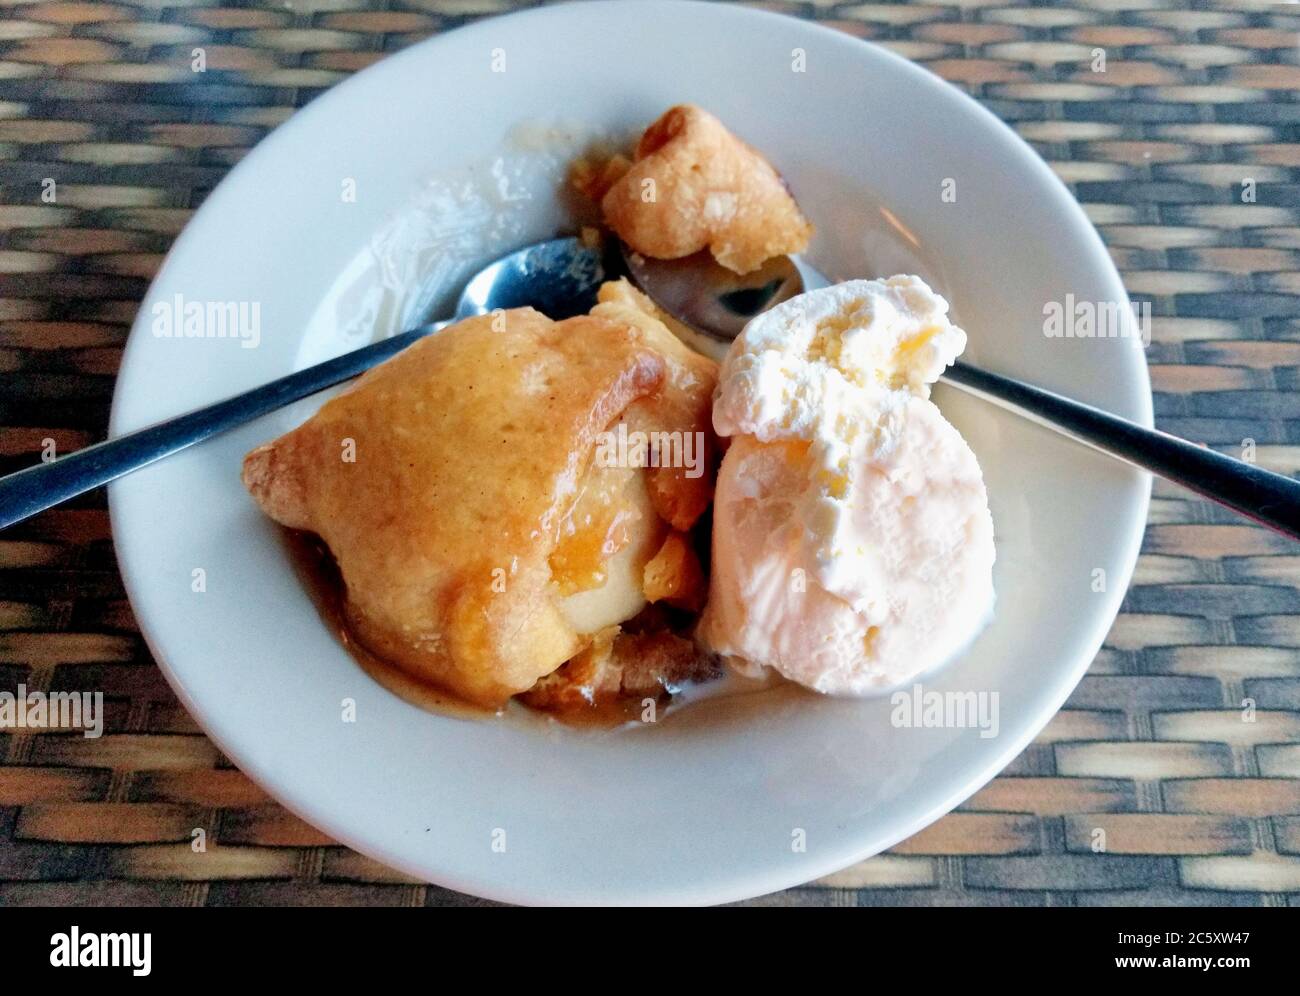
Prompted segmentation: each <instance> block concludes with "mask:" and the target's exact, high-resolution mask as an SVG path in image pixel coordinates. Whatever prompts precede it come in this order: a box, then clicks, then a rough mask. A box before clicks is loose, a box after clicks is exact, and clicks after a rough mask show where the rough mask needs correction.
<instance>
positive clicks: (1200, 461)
mask: <svg viewBox="0 0 1300 996" xmlns="http://www.w3.org/2000/svg"><path fill="white" fill-rule="evenodd" d="M943 379H944V381H946V382H947V383H950V384H952V385H953V386H955V387H958V388H961V389H962V390H963V391H966V392H968V393H970V394H974V395H976V396H978V397H981V398H984V399H986V400H988V401H992V402H994V403H995V404H997V405H1000V406H1001V407H1003V408H1007V409H1009V410H1011V411H1014V412H1016V413H1017V414H1019V415H1023V416H1024V417H1026V418H1028V419H1031V420H1032V421H1035V422H1038V423H1039V424H1041V425H1046V426H1048V427H1049V428H1052V429H1055V430H1056V431H1058V432H1061V433H1063V434H1065V435H1066V436H1069V437H1071V438H1072V439H1076V440H1078V441H1080V442H1083V443H1087V444H1088V445H1090V446H1093V447H1095V448H1096V449H1099V450H1101V451H1102V452H1104V453H1109V454H1111V455H1112V456H1117V457H1119V458H1121V459H1123V460H1127V461H1128V462H1129V463H1131V464H1135V465H1136V466H1138V467H1143V468H1145V469H1146V470H1150V471H1152V472H1153V473H1156V474H1159V475H1160V476H1161V477H1164V478H1168V479H1169V480H1171V481H1173V482H1175V483H1176V484H1181V485H1182V486H1183V487H1185V488H1188V489H1190V490H1192V491H1195V492H1196V493H1197V494H1200V495H1204V496H1205V497H1206V498H1209V499H1212V500H1213V501H1216V502H1219V503H1220V504H1221V505H1226V506H1227V507H1228V508H1231V509H1234V510H1235V511H1237V512H1240V513H1241V514H1242V515H1245V516H1246V517H1247V518H1250V519H1253V520H1255V521H1256V522H1258V523H1260V524H1261V525H1265V526H1268V527H1269V528H1271V529H1275V530H1277V531H1278V532H1279V533H1282V534H1283V535H1285V536H1289V537H1291V538H1292V539H1300V481H1295V480H1292V479H1291V478H1289V477H1285V476H1283V475H1282V474H1275V473H1273V472H1272V471H1269V470H1264V469H1263V468H1262V467H1256V466H1255V465H1254V464H1250V463H1245V462H1243V461H1241V460H1234V459H1233V458H1232V457H1229V456H1224V455H1223V454H1222V453H1216V452H1215V451H1214V450H1209V449H1205V448H1204V447H1201V446H1197V445H1196V444H1194V443H1189V442H1187V440H1185V439H1179V438H1178V437H1177V436H1171V435H1169V433H1167V432H1161V431H1160V430H1158V429H1147V428H1145V427H1144V426H1140V425H1138V424H1137V423H1135V422H1130V421H1129V420H1128V419H1125V418H1120V417H1119V416H1118V415H1112V414H1111V413H1110V412H1105V411H1102V410H1101V409H1100V408H1094V407H1093V406H1092V405H1085V404H1083V403H1082V402H1080V401H1073V400H1071V399H1070V398H1066V397H1063V396H1062V395H1059V394H1056V393H1054V392H1052V391H1045V390H1043V389H1042V388H1039V387H1034V386H1032V385H1030V384H1026V383H1024V382H1023V381H1019V380H1016V379H1015V378H1012V377H1004V376H1002V375H1001V374H995V373H989V372H988V371H985V370H980V369H979V368H977V367H972V366H968V365H967V364H965V363H960V362H959V363H954V364H953V365H952V366H951V367H949V368H948V370H947V372H946V373H945V374H944V376H943Z"/></svg>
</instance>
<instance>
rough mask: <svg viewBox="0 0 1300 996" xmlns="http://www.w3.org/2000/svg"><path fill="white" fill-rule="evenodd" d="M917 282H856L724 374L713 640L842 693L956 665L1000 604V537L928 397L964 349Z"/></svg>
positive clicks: (731, 652)
mask: <svg viewBox="0 0 1300 996" xmlns="http://www.w3.org/2000/svg"><path fill="white" fill-rule="evenodd" d="M947 311H948V305H947V302H945V301H944V300H943V298H941V297H940V296H939V295H937V294H935V293H934V292H933V291H932V290H930V288H929V287H927V286H926V285H925V283H924V282H923V281H921V280H920V279H919V278H917V277H910V276H900V277H891V278H890V279H888V280H883V281H881V280H855V281H849V282H846V283H843V284H839V285H836V286H834V287H828V288H825V289H824V290H818V291H813V292H811V293H808V294H804V295H801V296H800V297H797V298H794V299H792V300H790V301H787V302H785V303H783V304H781V305H779V306H778V307H776V308H774V309H772V310H771V311H769V312H766V313H765V314H763V315H760V316H758V317H757V318H755V319H754V320H753V321H752V322H750V324H749V325H748V326H747V327H746V329H745V331H744V332H743V333H742V335H741V336H740V337H739V338H737V340H736V341H735V343H734V344H733V345H732V347H731V349H730V351H729V352H728V354H727V356H726V358H725V359H724V361H723V364H722V369H721V372H720V378H719V387H718V394H717V397H716V399H715V402H714V409H713V421H714V428H715V429H716V430H717V431H718V433H719V434H720V435H724V436H730V437H733V438H732V444H731V446H730V448H729V449H728V451H727V455H726V457H725V458H724V460H723V462H722V467H721V469H720V470H719V474H718V484H717V494H716V497H715V500H714V527H713V546H714V549H713V566H712V580H711V589H710V597H709V604H708V607H707V608H706V610H705V614H704V618H703V620H702V622H701V627H700V635H701V638H702V639H703V640H704V642H706V643H707V644H709V645H710V646H711V647H712V649H714V650H715V651H717V652H718V653H722V654H725V655H728V656H731V657H736V658H741V659H743V660H744V661H746V662H748V663H749V664H750V665H755V666H770V667H774V668H776V669H777V670H778V671H779V672H781V673H782V674H783V675H785V676H786V677H788V678H790V679H792V680H794V681H798V682H800V683H802V684H805V685H808V686H809V687H811V688H815V689H817V690H818V691H822V692H827V693H830V694H849V695H853V694H862V693H865V692H867V691H870V690H871V689H873V688H878V687H884V686H888V685H893V684H897V683H900V682H903V681H906V680H907V679H909V678H912V677H914V676H915V675H917V674H920V673H921V672H924V671H926V670H929V669H930V668H931V667H933V666H935V665H937V664H939V663H941V662H942V661H944V660H946V659H947V658H949V657H951V656H952V655H953V654H955V653H956V652H958V651H959V650H960V649H961V648H962V647H963V646H964V645H965V644H967V643H968V642H969V641H970V640H971V639H972V638H973V637H974V635H975V634H976V633H977V632H978V631H979V629H980V627H981V626H982V625H983V623H984V621H985V620H986V619H987V617H988V613H989V610H990V608H991V606H992V600H993V581H992V566H993V560H994V547H993V524H992V519H991V517H990V515H989V511H988V499H987V496H986V493H985V490H984V482H983V477H982V475H981V473H980V469H979V465H978V463H977V462H976V460H975V455H974V454H973V453H972V452H971V450H970V448H969V447H968V446H967V445H966V442H965V440H963V439H962V438H961V435H960V434H959V433H958V432H957V430H956V429H955V428H953V426H952V425H950V424H949V423H948V422H947V421H946V420H945V419H944V418H943V416H942V415H941V414H940V412H939V410H938V408H936V407H935V406H934V405H933V404H932V403H931V402H930V401H929V400H928V394H929V386H930V384H931V383H933V381H934V380H935V379H937V378H938V376H939V374H940V373H942V371H943V369H944V368H945V367H946V366H947V365H948V364H949V363H951V362H952V361H953V360H954V359H955V358H956V357H957V356H958V355H959V354H960V353H961V351H962V350H963V349H964V348H965V345H966V335H965V333H964V332H962V330H961V329H959V328H957V327H956V326H955V325H953V324H952V323H951V322H950V321H949V320H948V317H947Z"/></svg>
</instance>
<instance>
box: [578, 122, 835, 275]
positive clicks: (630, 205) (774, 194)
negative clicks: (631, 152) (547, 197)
mask: <svg viewBox="0 0 1300 996" xmlns="http://www.w3.org/2000/svg"><path fill="white" fill-rule="evenodd" d="M618 170H622V164H621V163H620V164H618ZM588 179H589V181H590V182H589V183H587V184H586V186H587V187H588V189H592V190H599V189H600V188H601V186H603V185H605V184H606V183H608V182H609V181H610V179H612V174H611V173H610V172H609V170H608V168H607V170H606V171H601V172H595V171H593V175H592V176H591V177H589V178H588ZM579 180H581V178H579ZM651 194H652V195H653V196H652V198H651ZM601 208H602V210H603V211H604V215H605V221H606V223H607V224H608V225H609V226H610V228H612V229H613V230H614V231H615V232H616V233H617V234H618V236H619V237H620V238H621V239H622V240H623V241H624V242H626V243H627V244H628V245H629V246H631V247H632V248H633V249H635V250H636V251H637V252H640V253H643V254H645V255H646V256H650V257H653V258H655V259H679V258H681V257H682V256H689V255H691V254H692V253H696V252H699V251H700V250H702V249H705V248H708V249H709V250H710V251H711V252H712V253H713V255H714V257H715V258H716V259H717V261H718V262H719V263H721V264H722V265H723V266H725V267H727V268H728V269H730V270H734V271H735V272H737V273H748V272H749V271H750V270H755V269H757V268H758V267H759V266H761V265H762V263H763V262H764V260H767V259H770V258H771V257H773V256H780V255H784V254H788V253H795V252H802V251H803V250H804V249H805V248H807V246H808V240H809V238H810V237H811V236H812V230H813V228H812V225H811V224H810V223H809V222H808V219H806V218H805V217H804V216H803V214H802V213H801V212H800V210H799V207H798V205H797V204H795V201H794V198H793V197H791V196H790V192H789V191H788V190H787V189H786V186H785V183H784V182H783V181H782V179H781V176H780V174H778V173H777V172H776V170H775V169H773V168H772V166H771V164H770V163H768V161H767V160H766V159H764V158H763V157H762V156H761V155H759V153H758V152H756V151H755V150H754V149H752V148H750V147H749V146H748V145H746V144H745V143H744V142H742V141H741V140H740V139H738V138H736V137H735V136H734V135H732V134H731V133H730V132H729V131H727V129H726V128H725V127H724V126H723V124H722V122H720V121H719V120H718V119H717V118H715V117H714V116H713V115H712V114H709V113H708V112H707V111H704V110H701V109H700V108H698V107H695V106H693V105H690V104H684V105H681V106H678V107H673V108H671V109H669V110H668V111H666V112H665V113H664V114H663V116H662V117H660V118H659V120H658V121H656V122H655V123H654V124H652V125H651V126H650V127H649V128H648V129H646V132H645V134H644V135H642V137H641V140H640V142H639V143H638V144H637V147H636V154H635V161H634V162H633V164H632V165H631V166H630V167H629V168H627V170H626V172H623V173H622V175H621V176H619V177H618V179H617V180H614V181H613V183H612V185H611V186H609V189H608V191H607V192H606V193H605V194H604V197H603V200H602V201H601Z"/></svg>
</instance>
